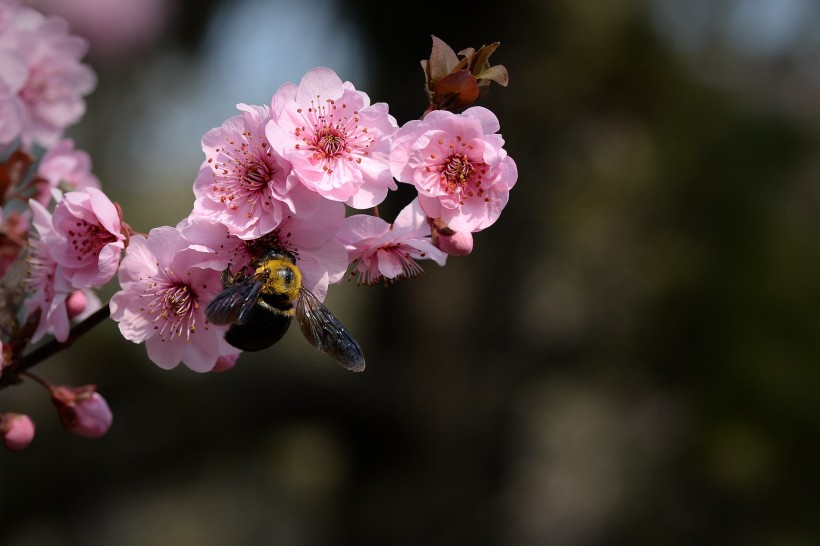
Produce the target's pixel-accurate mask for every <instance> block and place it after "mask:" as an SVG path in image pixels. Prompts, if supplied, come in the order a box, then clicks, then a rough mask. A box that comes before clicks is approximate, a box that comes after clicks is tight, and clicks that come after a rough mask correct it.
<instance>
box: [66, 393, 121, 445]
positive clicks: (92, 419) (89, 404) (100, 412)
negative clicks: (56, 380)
mask: <svg viewBox="0 0 820 546" xmlns="http://www.w3.org/2000/svg"><path fill="white" fill-rule="evenodd" d="M51 401H52V402H54V405H55V406H57V414H58V415H59V417H60V424H62V425H63V426H64V427H65V428H67V429H68V430H70V431H71V432H73V433H74V434H78V435H80V436H85V437H86V438H99V437H100V436H102V435H103V434H105V433H106V432H108V429H109V428H111V421H112V420H113V418H114V417H113V415H112V414H111V409H110V408H109V407H108V403H107V402H106V401H105V398H103V397H102V396H100V394H99V393H98V392H97V388H96V387H95V386H94V385H85V386H83V387H68V386H65V385H62V386H57V387H51Z"/></svg>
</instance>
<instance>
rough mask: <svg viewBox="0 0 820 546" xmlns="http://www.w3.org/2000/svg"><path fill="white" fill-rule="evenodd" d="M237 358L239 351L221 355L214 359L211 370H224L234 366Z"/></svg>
mask: <svg viewBox="0 0 820 546" xmlns="http://www.w3.org/2000/svg"><path fill="white" fill-rule="evenodd" d="M238 358H239V353H234V354H231V355H222V356H220V357H219V358H217V359H216V364H214V367H213V369H211V371H212V372H226V371H228V370H230V369H231V368H233V367H234V366H236V361H237V359H238Z"/></svg>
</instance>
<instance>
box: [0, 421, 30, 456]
mask: <svg viewBox="0 0 820 546" xmlns="http://www.w3.org/2000/svg"><path fill="white" fill-rule="evenodd" d="M0 435H2V436H3V443H4V444H5V445H6V447H7V448H8V449H10V450H12V451H20V450H21V449H23V448H24V447H26V446H27V445H29V444H30V443H31V441H32V440H33V439H34V422H33V421H32V420H31V419H30V418H29V416H28V415H22V414H20V413H3V414H0Z"/></svg>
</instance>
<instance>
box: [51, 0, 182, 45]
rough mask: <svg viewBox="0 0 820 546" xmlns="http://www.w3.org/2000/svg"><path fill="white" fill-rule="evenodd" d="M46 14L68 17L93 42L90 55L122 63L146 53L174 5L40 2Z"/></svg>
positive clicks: (123, 0) (141, 0) (153, 0)
mask: <svg viewBox="0 0 820 546" xmlns="http://www.w3.org/2000/svg"><path fill="white" fill-rule="evenodd" d="M37 5H38V7H40V8H41V9H42V10H43V11H44V12H46V13H53V14H55V15H60V16H62V17H65V18H66V20H67V21H68V22H69V24H70V25H71V28H73V29H75V30H76V31H77V33H78V34H80V35H81V36H85V37H86V38H88V41H89V42H91V54H92V55H94V56H95V57H103V58H105V59H110V60H119V58H121V57H122V56H123V55H126V54H128V53H130V52H132V51H138V50H143V51H144V50H145V49H146V46H149V45H150V44H151V43H152V42H154V41H156V39H157V38H159V37H160V36H161V35H162V32H163V30H164V27H165V26H166V24H167V23H168V20H169V19H170V17H171V16H172V15H173V12H174V11H175V8H176V7H178V5H177V3H175V2H168V1H167V0H117V1H116V2H111V1H110V0H71V1H70V2H66V1H65V0H38V1H37Z"/></svg>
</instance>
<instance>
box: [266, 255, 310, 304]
mask: <svg viewBox="0 0 820 546" xmlns="http://www.w3.org/2000/svg"><path fill="white" fill-rule="evenodd" d="M256 274H257V275H259V274H264V275H265V277H266V279H267V280H266V281H265V285H264V286H263V287H262V293H263V294H266V295H269V296H275V297H278V298H282V299H284V300H286V301H287V302H289V303H292V302H294V301H296V298H297V297H298V296H299V290H300V289H301V288H302V272H301V271H299V268H298V267H296V266H295V265H293V264H292V263H290V262H288V261H287V260H268V261H266V262H264V263H262V264H261V265H260V266H259V267H257V268H256Z"/></svg>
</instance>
